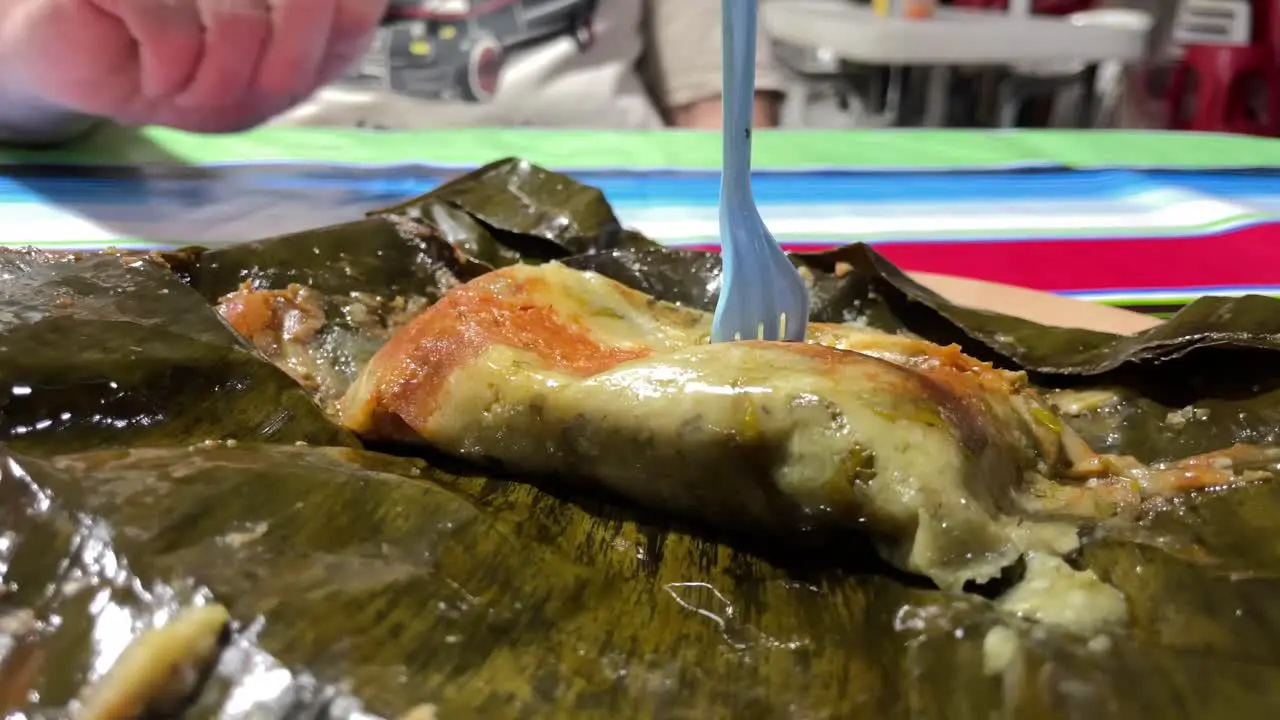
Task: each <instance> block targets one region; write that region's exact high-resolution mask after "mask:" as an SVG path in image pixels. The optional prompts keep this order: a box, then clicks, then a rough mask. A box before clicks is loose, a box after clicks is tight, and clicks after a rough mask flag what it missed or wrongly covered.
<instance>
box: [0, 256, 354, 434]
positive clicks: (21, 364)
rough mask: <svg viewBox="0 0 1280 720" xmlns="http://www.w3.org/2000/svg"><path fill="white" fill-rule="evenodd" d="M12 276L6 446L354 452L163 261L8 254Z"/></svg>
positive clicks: (3, 314) (0, 323)
mask: <svg viewBox="0 0 1280 720" xmlns="http://www.w3.org/2000/svg"><path fill="white" fill-rule="evenodd" d="M0 276H3V277H4V278H5V281H4V284H3V286H2V287H0V378H3V383H4V385H5V388H4V392H3V395H0V440H3V441H4V442H7V443H9V444H11V445H12V446H14V447H17V448H23V449H27V450H47V449H55V448H56V449H57V450H59V451H69V450H75V449H89V448H98V447H110V446H128V445H134V444H189V443H196V442H202V441H205V440H246V441H247V440H262V441H270V442H313V443H319V444H352V443H354V439H352V438H351V437H349V435H348V434H347V433H346V432H345V431H343V430H341V429H339V428H338V427H337V426H335V425H334V424H333V423H331V422H330V421H329V420H328V419H327V418H326V417H325V416H324V414H323V413H322V412H321V411H320V410H319V409H318V408H317V407H316V406H315V405H314V403H312V401H311V399H310V398H309V397H308V396H307V394H306V393H305V392H303V391H302V389H301V388H299V387H298V386H297V385H296V384H295V383H294V382H293V381H292V380H290V379H289V377H288V376H287V375H285V374H284V373H283V372H281V371H280V370H278V369H277V368H276V367H274V366H272V365H271V364H270V363H267V362H265V361H264V360H263V359H262V358H260V357H258V356H257V355H256V354H255V353H254V352H253V351H252V350H251V349H250V348H249V347H248V345H247V344H246V343H245V342H244V341H243V340H242V339H241V338H240V337H239V336H238V335H236V333H235V332H234V331H232V330H231V329H230V328H228V327H227V326H226V325H225V324H223V323H222V322H221V321H220V320H219V319H218V317H217V315H216V314H214V313H213V312H211V310H210V308H209V306H208V304H207V303H206V302H204V300H203V299H201V297H200V296H199V295H198V294H197V293H196V292H194V291H193V290H191V288H189V287H187V286H186V285H184V284H183V283H182V282H181V281H180V280H179V278H177V277H175V275H174V273H173V271H172V270H170V269H169V268H168V267H167V266H165V265H164V264H163V263H161V262H159V261H153V260H151V259H149V258H140V257H130V256H117V255H111V254H104V255H97V256H95V255H87V256H80V255H68V254H51V253H41V252H38V251H22V250H4V251H0Z"/></svg>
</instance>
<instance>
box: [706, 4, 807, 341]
mask: <svg viewBox="0 0 1280 720" xmlns="http://www.w3.org/2000/svg"><path fill="white" fill-rule="evenodd" d="M756 2H757V0H720V11H721V14H722V16H723V38H724V60H723V62H724V68H723V71H722V72H723V76H724V80H723V88H724V89H723V94H724V97H723V103H724V131H723V132H724V159H723V167H722V170H721V173H720V245H721V253H722V255H723V257H724V273H723V274H722V275H721V280H720V300H719V301H718V302H717V303H716V314H715V318H714V320H713V322H712V324H711V341H712V342H730V341H733V340H791V341H797V340H803V339H804V333H805V327H806V326H807V325H808V322H809V290H808V288H807V287H806V286H805V282H804V279H803V278H802V277H800V273H799V271H797V270H796V268H795V266H794V265H792V264H791V261H790V260H788V259H787V256H786V254H785V253H783V252H782V248H780V247H778V241H777V240H774V239H773V235H771V234H769V229H768V228H766V227H765V226H764V221H763V220H761V219H760V211H759V210H757V209H756V202H755V200H754V199H753V198H752V196H751V116H752V114H753V110H754V106H755V94H756V9H757V8H756Z"/></svg>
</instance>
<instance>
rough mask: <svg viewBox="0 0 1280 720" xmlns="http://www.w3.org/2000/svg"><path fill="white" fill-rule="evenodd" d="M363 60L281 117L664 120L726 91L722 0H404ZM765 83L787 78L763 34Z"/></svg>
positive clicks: (362, 122)
mask: <svg viewBox="0 0 1280 720" xmlns="http://www.w3.org/2000/svg"><path fill="white" fill-rule="evenodd" d="M392 12H393V17H395V18H396V19H395V20H394V21H393V22H392V23H391V24H389V25H387V26H385V27H384V28H382V30H381V31H380V32H379V33H378V36H377V38H376V39H375V41H374V43H373V45H372V47H371V48H370V50H369V52H368V53H367V54H366V55H365V58H364V59H363V61H362V62H360V63H358V64H357V66H356V67H354V68H352V69H351V70H350V71H349V72H348V73H347V75H346V76H345V77H344V78H343V79H342V80H340V81H339V82H337V83H334V84H333V85H331V86H329V87H326V88H323V89H321V90H320V91H319V92H317V93H316V94H315V95H313V96H312V97H311V98H309V99H308V100H306V101H305V102H303V103H302V104H301V105H298V106H297V107H295V108H293V109H292V110H290V111H288V112H286V113H284V114H283V115H281V116H280V117H278V118H276V119H275V120H273V121H272V123H271V124H275V125H357V126H367V127H379V128H387V129H413V128H434V127H463V126H497V125H505V126H509V125H531V126H539V127H586V128H656V127H661V126H662V125H663V124H664V123H663V109H664V108H674V107H680V106H682V105H686V104H689V103H694V102H697V101H700V100H707V99H712V98H716V97H718V96H719V95H720V64H721V63H720V0H396V2H393V8H392ZM757 47H758V62H757V67H756V85H757V89H759V90H762V91H779V92H781V91H782V89H783V77H782V76H781V73H780V70H779V69H778V67H777V65H776V64H775V62H774V59H773V56H772V53H771V52H770V48H769V44H768V42H767V40H766V39H765V38H764V36H763V34H762V35H760V36H759V39H758V42H757Z"/></svg>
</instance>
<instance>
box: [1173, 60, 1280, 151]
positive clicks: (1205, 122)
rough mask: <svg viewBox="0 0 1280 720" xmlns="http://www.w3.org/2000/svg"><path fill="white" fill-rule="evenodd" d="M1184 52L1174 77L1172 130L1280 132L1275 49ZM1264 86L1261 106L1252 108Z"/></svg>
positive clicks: (1279, 70) (1279, 85)
mask: <svg viewBox="0 0 1280 720" xmlns="http://www.w3.org/2000/svg"><path fill="white" fill-rule="evenodd" d="M1183 52H1184V54H1183V58H1182V62H1181V63H1180V64H1179V65H1178V66H1177V68H1175V69H1174V71H1173V75H1172V77H1170V79H1169V94H1168V96H1167V101H1168V105H1169V127H1170V129H1173V130H1197V131H1200V132H1227V133H1240V134H1247V135H1276V134H1280V68H1278V67H1277V64H1276V60H1275V57H1274V55H1273V53H1272V51H1271V49H1270V48H1268V47H1265V46H1262V45H1253V46H1250V47H1239V46H1230V45H1188V46H1186V47H1185V48H1184V49H1183ZM1193 79H1194V81H1195V85H1194V89H1193V88H1192V87H1191V84H1192V80H1193ZM1259 89H1260V91H1261V93H1260V94H1261V95H1262V97H1263V101H1262V107H1252V106H1251V105H1252V103H1251V102H1250V101H1251V99H1252V97H1253V91H1257V90H1259ZM1188 106H1190V110H1191V111H1190V112H1187V110H1188Z"/></svg>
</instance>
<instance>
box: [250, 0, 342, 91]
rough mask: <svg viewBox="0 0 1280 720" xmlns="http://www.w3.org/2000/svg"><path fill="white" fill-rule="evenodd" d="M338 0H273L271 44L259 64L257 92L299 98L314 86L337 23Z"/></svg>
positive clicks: (271, 1) (271, 0) (271, 2)
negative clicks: (335, 18)
mask: <svg viewBox="0 0 1280 720" xmlns="http://www.w3.org/2000/svg"><path fill="white" fill-rule="evenodd" d="M334 3H335V0H270V4H271V8H272V28H273V32H272V35H271V43H270V45H269V46H268V47H267V49H266V52H265V53H264V54H263V57H262V62H261V64H260V65H259V66H258V78H257V88H256V89H257V91H258V92H259V93H261V94H263V95H265V96H268V97H272V98H288V99H289V100H298V99H299V98H301V97H303V96H304V95H306V94H307V93H309V92H311V91H312V90H313V89H314V88H315V84H316V83H317V82H318V81H319V75H320V67H321V65H322V64H323V62H324V56H325V49H326V47H327V46H328V43H329V30H330V28H331V27H333V22H334Z"/></svg>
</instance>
